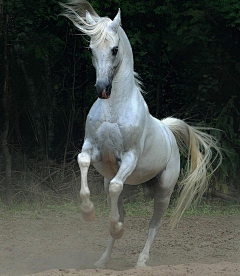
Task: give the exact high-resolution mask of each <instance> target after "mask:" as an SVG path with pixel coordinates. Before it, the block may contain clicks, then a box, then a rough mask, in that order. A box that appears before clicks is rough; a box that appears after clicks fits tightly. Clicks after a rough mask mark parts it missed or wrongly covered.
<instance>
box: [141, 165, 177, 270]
mask: <svg viewBox="0 0 240 276" xmlns="http://www.w3.org/2000/svg"><path fill="white" fill-rule="evenodd" d="M168 165H169V164H168ZM178 176H179V166H176V167H175V169H171V168H170V169H169V168H168V166H167V168H166V170H164V171H163V172H162V174H161V175H159V176H157V177H156V178H154V179H152V181H154V185H153V187H152V188H153V189H154V213H153V216H152V219H151V221H150V224H149V230H148V238H147V241H146V244H145V246H144V248H143V250H142V252H141V253H140V255H139V257H138V261H137V264H136V267H142V266H146V261H147V260H148V259H149V251H150V248H151V246H152V243H153V241H154V238H155V236H156V234H157V232H158V230H159V227H160V225H161V221H162V217H163V215H164V213H165V211H166V210H167V207H168V205H169V201H170V197H171V194H172V191H173V188H174V186H175V184H176V182H177V179H178Z"/></svg>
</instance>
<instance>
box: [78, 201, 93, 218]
mask: <svg viewBox="0 0 240 276" xmlns="http://www.w3.org/2000/svg"><path fill="white" fill-rule="evenodd" d="M81 212H82V217H83V219H84V220H86V221H92V220H94V219H95V216H96V213H95V209H94V206H93V204H92V202H91V205H90V206H88V207H86V206H83V205H81Z"/></svg>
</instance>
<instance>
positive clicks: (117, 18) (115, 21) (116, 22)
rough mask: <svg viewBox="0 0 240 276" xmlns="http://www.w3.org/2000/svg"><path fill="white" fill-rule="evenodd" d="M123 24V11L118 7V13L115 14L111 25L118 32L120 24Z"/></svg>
mask: <svg viewBox="0 0 240 276" xmlns="http://www.w3.org/2000/svg"><path fill="white" fill-rule="evenodd" d="M120 25H121V11H120V9H118V13H117V15H116V16H115V18H114V19H113V21H112V23H111V25H110V28H111V29H112V30H113V31H115V32H117V30H118V28H119V26H120Z"/></svg>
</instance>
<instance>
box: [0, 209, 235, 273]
mask: <svg viewBox="0 0 240 276" xmlns="http://www.w3.org/2000/svg"><path fill="white" fill-rule="evenodd" d="M148 222H149V220H148V219H145V218H126V221H125V232H124V236H123V237H122V239H120V240H119V241H118V242H117V243H116V245H115V250H114V251H113V259H112V261H111V262H110V263H109V266H108V269H106V270H101V269H95V268H94V267H93V263H94V262H95V261H97V260H98V258H99V257H100V255H101V253H102V252H103V250H104V249H105V245H106V242H107V239H108V220H107V218H97V219H96V220H95V221H93V222H91V223H90V222H85V221H83V219H82V218H81V217H80V215H78V214H66V215H56V214H44V213H43V214H41V215H37V216H35V215H34V214H32V213H29V214H28V213H26V214H24V215H22V216H16V217H11V218H2V219H0V274H1V275H12V276H16V275H17V276H20V275H38V276H50V275H51V276H66V275H67V276H72V275H75V276H76V275H82V276H86V275H99V276H102V275H112V276H116V275H142V276H143V275H161V276H176V275H178V276H180V275H181V276H183V275H195V276H200V275H201V276H203V275H211V276H215V275H216V276H218V275H221V276H222V275H224V276H232V275H236V276H237V275H238V276H239V275H240V217H239V216H236V215H235V216H219V217H209V216H206V217H203V216H193V217H188V218H183V219H182V221H181V223H180V225H179V228H178V229H177V230H174V232H173V233H171V232H170V231H169V226H168V224H167V219H165V221H164V223H163V225H162V228H161V230H160V232H159V234H158V236H157V238H156V240H155V243H154V245H153V247H152V250H151V254H150V260H149V262H148V265H149V267H147V268H142V269H134V268H133V267H134V265H135V263H136V261H137V258H138V254H139V252H140V251H141V249H142V247H143V245H144V243H145V239H146V234H147V228H148Z"/></svg>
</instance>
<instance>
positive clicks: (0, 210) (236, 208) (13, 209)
mask: <svg viewBox="0 0 240 276" xmlns="http://www.w3.org/2000/svg"><path fill="white" fill-rule="evenodd" d="M93 202H94V205H95V208H96V214H97V217H107V216H108V215H109V208H108V206H107V202H106V198H105V196H103V195H100V196H95V197H93ZM174 207H175V206H174V203H172V204H170V206H169V208H168V210H167V212H166V214H165V217H170V216H171V214H172V212H173V210H174ZM124 208H125V211H126V217H147V218H151V216H152V214H153V201H149V200H143V199H139V201H136V202H125V203H124ZM72 213H73V214H79V215H80V202H76V201H75V202H73V201H69V202H60V201H59V202H56V201H55V202H54V203H53V201H50V202H48V201H46V202H35V203H32V204H30V203H29V202H22V203H15V204H14V203H13V204H12V205H11V206H10V207H8V206H6V205H5V204H4V203H2V202H0V218H4V217H11V216H28V217H30V218H32V219H38V218H41V217H44V216H45V215H48V214H56V215H62V216H65V215H68V214H72ZM213 215H215V216H216V215H240V205H239V204H234V203H232V202H225V201H208V202H206V201H202V203H201V204H200V205H199V206H197V207H196V208H192V209H189V210H187V211H186V212H185V214H184V216H185V217H188V216H213Z"/></svg>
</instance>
